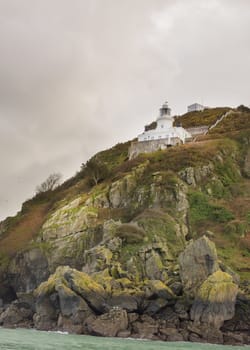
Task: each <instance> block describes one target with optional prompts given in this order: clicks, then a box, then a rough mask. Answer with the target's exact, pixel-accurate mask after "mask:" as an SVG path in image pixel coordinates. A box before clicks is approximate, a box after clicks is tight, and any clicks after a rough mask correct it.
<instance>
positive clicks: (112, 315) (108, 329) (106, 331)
mask: <svg viewBox="0 0 250 350" xmlns="http://www.w3.org/2000/svg"><path fill="white" fill-rule="evenodd" d="M87 328H88V331H89V333H90V334H93V335H101V336H104V337H116V336H117V335H118V334H119V333H120V332H123V331H126V330H127V328H128V315H127V312H126V311H125V310H123V309H121V308H119V307H115V308H113V309H111V310H110V311H109V312H108V313H105V314H103V315H101V316H100V317H97V318H94V319H90V321H89V320H87Z"/></svg>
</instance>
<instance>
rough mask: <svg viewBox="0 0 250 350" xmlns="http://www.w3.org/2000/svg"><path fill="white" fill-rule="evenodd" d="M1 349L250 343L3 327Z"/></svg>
mask: <svg viewBox="0 0 250 350" xmlns="http://www.w3.org/2000/svg"><path fill="white" fill-rule="evenodd" d="M0 349H1V350H57V349H59V350H75V349H76V350H77V349H82V350H83V349H86V350H96V349H100V350H116V349H117V350H163V349H168V350H170V349H171V350H185V349H192V350H193V349H194V350H196V349H197V350H216V349H217V350H219V349H220V350H230V349H231V350H237V349H244V350H247V349H248V350H250V346H245V347H243V346H220V345H210V344H196V343H170V342H160V341H146V340H132V339H118V338H100V337H90V336H84V335H68V334H59V333H53V332H39V331H35V330H27V329H14V330H13V329H3V328H0Z"/></svg>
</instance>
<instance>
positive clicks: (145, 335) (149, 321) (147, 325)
mask: <svg viewBox="0 0 250 350" xmlns="http://www.w3.org/2000/svg"><path fill="white" fill-rule="evenodd" d="M132 329H133V334H134V336H135V337H136V338H140V339H157V338H158V337H157V334H158V330H159V323H158V322H157V321H156V320H154V319H153V318H152V317H150V316H147V315H143V316H141V318H140V320H138V321H135V322H134V323H133V324H132ZM158 339H159V338H158Z"/></svg>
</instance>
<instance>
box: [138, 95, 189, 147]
mask: <svg viewBox="0 0 250 350" xmlns="http://www.w3.org/2000/svg"><path fill="white" fill-rule="evenodd" d="M173 124H174V118H173V117H172V116H171V108H169V106H168V102H164V103H163V105H162V107H161V108H160V111H159V115H158V117H157V118H156V128H155V129H153V130H148V131H144V132H143V133H142V134H140V135H139V136H138V142H146V141H147V142H148V141H155V140H161V141H163V140H164V144H166V145H169V146H174V145H176V144H177V143H185V140H186V138H189V137H191V135H190V134H189V132H187V131H186V130H185V129H183V128H182V127H181V126H173ZM178 140H179V141H178ZM161 143H162V142H161Z"/></svg>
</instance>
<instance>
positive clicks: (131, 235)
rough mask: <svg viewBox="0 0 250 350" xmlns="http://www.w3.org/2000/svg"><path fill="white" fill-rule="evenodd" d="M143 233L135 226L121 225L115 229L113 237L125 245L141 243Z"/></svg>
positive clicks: (143, 236) (130, 224)
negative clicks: (118, 238)
mask: <svg viewBox="0 0 250 350" xmlns="http://www.w3.org/2000/svg"><path fill="white" fill-rule="evenodd" d="M145 235H146V233H145V231H144V230H143V229H141V228H140V227H139V226H138V225H136V224H132V223H129V224H122V225H120V226H118V227H117V229H116V232H115V236H117V237H120V238H121V239H122V240H123V241H124V242H125V243H129V244H131V243H139V242H143V240H144V238H145Z"/></svg>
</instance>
